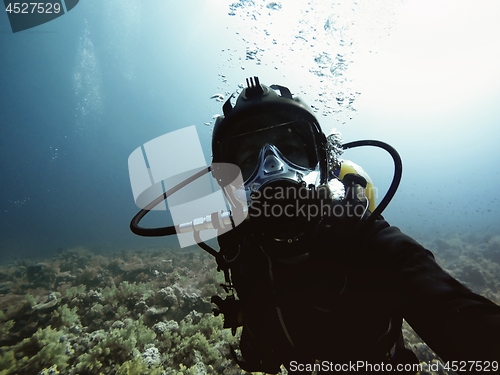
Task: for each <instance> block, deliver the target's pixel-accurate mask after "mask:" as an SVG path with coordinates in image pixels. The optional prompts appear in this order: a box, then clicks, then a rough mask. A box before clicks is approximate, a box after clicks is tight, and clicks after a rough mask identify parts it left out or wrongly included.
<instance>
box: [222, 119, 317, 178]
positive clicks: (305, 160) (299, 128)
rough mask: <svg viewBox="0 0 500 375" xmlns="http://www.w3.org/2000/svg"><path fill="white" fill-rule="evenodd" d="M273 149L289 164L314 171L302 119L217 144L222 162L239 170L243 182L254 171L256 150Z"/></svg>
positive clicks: (311, 141)
mask: <svg viewBox="0 0 500 375" xmlns="http://www.w3.org/2000/svg"><path fill="white" fill-rule="evenodd" d="M266 144H272V145H274V146H275V147H277V148H278V149H279V150H280V152H281V153H282V154H283V156H284V157H285V158H286V159H287V160H288V161H290V162H292V163H293V164H295V165H297V166H300V167H304V168H315V167H316V164H317V163H318V155H317V152H316V144H315V142H314V136H313V132H312V129H311V125H310V124H309V123H308V122H306V121H302V120H298V121H292V122H287V123H283V124H280V125H274V126H269V127H266V128H261V129H258V130H254V131H251V132H247V133H244V134H239V135H236V136H233V137H229V138H227V139H225V140H224V141H223V142H222V143H221V151H222V155H223V158H224V161H225V162H227V163H233V164H236V165H238V166H239V167H240V169H241V173H242V176H243V180H244V181H245V180H247V179H248V178H249V177H250V176H251V175H252V173H253V172H254V170H255V168H256V166H257V162H258V159H259V153H260V150H261V149H262V148H263V147H264V146H265V145H266Z"/></svg>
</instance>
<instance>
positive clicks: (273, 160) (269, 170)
mask: <svg viewBox="0 0 500 375" xmlns="http://www.w3.org/2000/svg"><path fill="white" fill-rule="evenodd" d="M284 166H285V164H283V162H282V161H281V160H279V159H278V158H277V157H276V156H275V155H267V156H266V158H265V159H264V164H263V168H262V169H263V172H264V174H266V175H272V174H275V173H279V172H283V169H284Z"/></svg>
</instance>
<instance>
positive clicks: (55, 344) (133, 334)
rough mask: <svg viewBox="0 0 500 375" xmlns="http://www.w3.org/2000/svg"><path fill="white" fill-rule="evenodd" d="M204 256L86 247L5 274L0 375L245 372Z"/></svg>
mask: <svg viewBox="0 0 500 375" xmlns="http://www.w3.org/2000/svg"><path fill="white" fill-rule="evenodd" d="M216 268H217V266H216V264H215V262H214V260H213V259H212V258H211V257H210V256H209V255H206V254H205V253H203V252H200V251H198V250H193V249H192V250H189V249H188V250H177V251H174V250H168V249H157V250H143V251H140V252H136V253H121V254H119V255H116V256H111V257H103V256H100V255H96V254H93V253H92V252H90V251H89V250H86V249H84V248H76V249H71V250H68V251H65V252H63V253H61V254H60V255H59V256H58V257H56V258H54V259H50V260H44V262H43V263H30V262H28V261H23V262H18V263H17V264H14V265H10V266H5V267H0V282H1V284H0V291H1V292H2V294H0V306H1V310H0V374H2V375H7V374H20V373H22V374H79V375H85V374H100V373H105V374H158V375H160V374H161V375H169V374H243V373H244V372H243V371H241V370H239V369H238V368H237V366H236V365H235V364H234V363H233V360H232V358H231V356H230V353H229V347H228V342H232V343H233V344H235V343H236V340H237V338H236V337H233V336H231V333H230V332H229V331H227V330H223V329H222V317H217V318H216V317H214V316H213V314H212V313H211V309H212V306H211V304H210V297H211V296H212V295H213V294H214V293H217V292H222V290H219V289H218V284H219V283H220V282H221V281H222V280H221V279H220V276H219V275H217V272H216Z"/></svg>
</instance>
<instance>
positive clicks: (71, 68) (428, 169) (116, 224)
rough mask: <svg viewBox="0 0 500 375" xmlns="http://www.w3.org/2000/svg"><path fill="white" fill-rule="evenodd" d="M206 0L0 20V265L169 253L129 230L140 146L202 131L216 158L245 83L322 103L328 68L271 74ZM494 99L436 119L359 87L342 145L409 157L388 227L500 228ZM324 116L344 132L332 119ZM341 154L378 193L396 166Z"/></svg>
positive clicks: (422, 235) (436, 232) (477, 94)
mask: <svg viewBox="0 0 500 375" xmlns="http://www.w3.org/2000/svg"><path fill="white" fill-rule="evenodd" d="M198 3H199V2H196V1H192V0H191V1H184V2H177V3H175V2H171V1H168V2H164V1H152V2H148V3H147V4H148V5H145V3H143V2H142V1H138V0H128V1H106V2H100V1H99V2H98V1H81V2H80V3H79V4H78V5H77V6H76V7H75V8H74V9H73V10H72V11H71V12H69V13H68V14H66V15H64V16H62V17H60V18H58V19H56V20H54V21H51V22H49V23H47V24H44V25H41V26H38V27H36V28H33V29H30V30H26V31H23V32H19V33H16V34H13V33H12V32H11V30H10V26H9V24H8V20H7V16H6V14H2V15H0V50H1V51H2V52H1V56H0V72H1V74H0V99H1V100H0V131H1V137H0V160H1V161H2V164H1V166H0V179H1V180H0V181H1V182H0V261H2V262H4V261H11V260H15V259H22V258H36V257H45V256H50V255H51V254H53V253H55V252H56V251H58V249H67V248H71V247H75V246H85V247H88V248H90V249H93V250H95V251H101V252H106V251H117V250H120V249H134V248H139V247H149V246H162V245H165V244H168V245H175V244H176V240H175V238H170V239H166V238H160V239H150V238H148V239H145V238H140V237H137V236H135V235H133V234H132V233H131V232H130V230H129V222H130V219H131V217H132V216H133V215H134V214H135V213H136V211H137V207H136V205H135V204H134V200H133V196H132V191H131V188H130V180H129V174H128V169H127V168H128V166H127V160H128V156H129V155H130V153H131V152H132V151H133V150H134V149H136V148H137V147H139V146H141V145H142V144H144V143H146V142H148V141H149V140H151V139H154V138H156V137H158V136H160V135H163V134H165V133H168V132H170V131H173V130H176V129H180V128H184V127H187V126H190V125H196V127H197V130H198V134H199V137H200V140H201V142H202V146H203V151H204V153H205V156H206V159H207V162H209V160H210V131H211V127H210V126H206V125H205V123H207V122H209V123H210V122H211V121H212V116H213V115H214V114H216V113H220V112H221V109H220V105H221V103H219V102H217V101H216V100H214V99H210V98H211V97H212V96H213V95H214V94H216V93H221V94H223V95H226V96H227V92H232V91H234V90H236V88H237V85H238V84H239V83H241V82H243V78H244V77H247V76H251V75H254V74H259V75H261V77H262V75H263V81H264V83H267V84H272V83H279V84H282V85H286V86H289V87H290V88H291V89H292V91H293V92H297V91H300V90H302V89H304V91H306V92H305V96H306V97H308V98H315V95H316V93H315V92H314V89H311V88H309V87H308V88H304V86H303V85H302V83H301V84H300V85H299V84H298V83H297V85H295V83H294V82H295V81H297V82H298V81H301V82H303V80H308V79H309V80H310V81H311V82H312V80H313V78H314V79H317V78H318V72H316V73H314V72H311V71H310V70H309V69H308V68H307V67H303V65H302V63H301V62H299V61H297V63H296V69H297V72H299V73H298V74H297V75H295V76H293V75H291V74H289V73H283V70H280V66H283V67H284V66H286V65H288V66H291V65H294V63H295V61H289V60H287V61H281V60H280V53H282V52H280V51H277V52H276V53H273V52H272V50H271V52H269V51H270V50H266V51H267V55H265V54H264V52H263V53H262V54H264V57H266V56H267V57H268V58H269V56H272V58H271V59H269V61H271V60H272V63H271V62H269V65H266V64H263V65H260V64H259V62H256V61H255V60H252V59H250V60H248V59H247V57H248V46H249V45H250V46H252V42H251V41H249V40H248V37H247V40H245V39H242V38H243V37H242V35H241V34H238V33H237V32H236V31H235V30H236V29H235V25H237V26H238V27H239V28H241V29H244V28H245V26H247V25H246V24H245V22H248V21H247V19H246V18H244V17H242V18H238V15H236V16H229V15H228V10H229V8H228V5H229V3H228V4H217V5H213V4H212V5H210V4H208V2H207V4H202V5H200V4H198ZM267 11H269V12H272V11H276V12H280V11H281V10H280V9H277V10H266V12H267ZM248 26H249V30H251V27H253V24H251V23H249V24H248ZM250 35H251V32H250ZM290 38H294V36H290ZM277 43H278V45H279V40H278V42H277ZM254 47H255V46H254ZM266 48H267V47H266ZM276 48H278V47H276ZM304 48H306V47H304ZM315 48H317V47H315ZM497 48H498V47H497ZM316 52H317V51H316ZM330 52H331V51H330ZM297 53H298V54H299V55H298V56H304V54H306V55H307V54H308V51H307V50H303V49H302V50H301V51H297ZM332 55H334V53H333V52H332ZM311 61H314V59H313V58H311ZM480 65H481V64H480V61H478V67H476V68H474V67H471V69H472V71H471V72H467V74H469V75H472V76H473V75H474V71H473V69H481V67H480ZM301 67H303V71H301V69H302V68H301ZM308 77H310V78H308ZM494 78H495V79H497V78H498V77H494ZM226 79H227V82H226ZM326 79H328V77H327V78H326ZM459 80H460V77H457V82H459ZM437 86H438V85H437ZM437 86H436V87H437ZM457 87H459V84H457ZM436 89H439V88H438V87H437V88H436ZM486 94H487V95H486ZM486 94H485V92H483V91H482V89H481V88H480V87H479V88H477V89H476V90H475V91H472V92H470V93H469V98H467V100H465V101H460V102H457V104H456V106H452V107H450V108H446V109H445V111H444V112H441V113H439V114H436V113H433V112H432V111H430V110H427V109H426V107H425V106H422V104H421V103H416V108H415V111H414V112H411V113H402V112H400V111H398V108H397V106H395V105H393V103H392V102H391V100H390V96H391V95H390V94H389V95H388V100H386V101H385V102H384V101H381V102H378V103H377V104H370V103H369V98H370V95H376V94H373V93H372V94H370V92H368V93H366V94H365V97H366V98H368V99H367V101H363V100H362V98H363V95H364V93H363V92H361V96H360V99H359V105H358V106H357V112H356V114H355V116H354V115H353V119H352V120H349V121H347V123H346V124H343V125H341V126H339V128H340V130H341V131H342V132H343V134H344V139H345V140H346V141H350V140H355V139H359V138H376V139H380V140H385V141H386V142H388V143H391V144H392V145H393V146H394V147H396V148H397V149H398V150H399V151H400V153H401V156H402V157H403V162H404V166H405V170H404V174H403V182H402V184H401V188H400V190H399V191H398V194H397V195H396V197H395V199H394V201H393V203H392V204H391V205H390V207H389V208H388V209H387V211H386V218H387V219H388V220H389V221H390V222H391V223H392V224H395V225H397V226H400V227H401V228H402V229H403V230H405V231H406V232H408V233H409V234H411V235H413V236H415V237H416V238H417V239H426V240H428V239H429V238H433V237H437V236H445V235H447V233H454V232H459V233H463V234H464V235H465V234H468V233H469V234H470V233H478V232H481V233H485V235H486V236H489V235H491V234H494V233H498V224H499V215H500V201H499V198H498V185H499V183H500V175H499V172H498V163H499V162H500V157H499V151H497V150H498V147H497V144H496V143H497V142H498V134H499V133H498V128H497V126H498V124H499V123H500V110H499V108H498V105H497V101H498V100H497V99H498V95H500V84H499V85H496V86H494V87H493V89H491V88H489V91H488V92H487V93H486ZM346 95H347V94H346ZM464 103H465V104H464ZM311 104H312V103H311ZM318 116H319V118H320V122H321V121H325V122H329V123H332V122H333V123H334V124H336V123H335V121H332V120H331V118H332V116H335V114H334V113H333V114H330V115H329V118H328V119H327V118H326V117H324V116H322V115H321V114H318ZM186 147H189V145H186ZM345 156H346V158H350V159H352V160H354V161H356V162H357V163H358V164H361V165H363V167H364V168H365V169H366V170H367V171H368V173H369V174H370V175H371V176H372V179H374V180H375V182H376V185H377V184H378V186H379V187H380V191H381V193H380V195H382V194H383V191H384V189H385V188H386V187H387V186H388V181H389V180H390V178H391V174H392V166H391V161H390V159H389V158H388V157H386V155H383V154H382V153H379V151H378V150H365V151H359V152H358V151H352V154H349V155H345ZM165 162H166V163H176V162H178V161H176V160H165ZM380 199H381V196H380ZM167 222H168V218H167V217H165V223H167Z"/></svg>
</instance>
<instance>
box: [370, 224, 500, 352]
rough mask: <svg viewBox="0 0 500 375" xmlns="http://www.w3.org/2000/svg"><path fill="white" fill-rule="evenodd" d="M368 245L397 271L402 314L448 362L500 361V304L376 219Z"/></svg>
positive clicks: (409, 239)
mask: <svg viewBox="0 0 500 375" xmlns="http://www.w3.org/2000/svg"><path fill="white" fill-rule="evenodd" d="M366 245H367V247H368V248H369V250H370V251H374V252H375V254H373V255H376V256H377V257H381V260H382V261H383V262H384V263H385V265H386V266H388V267H389V268H390V269H391V270H392V271H394V272H395V273H396V275H397V278H398V281H399V282H400V283H401V290H402V293H403V314H404V318H405V319H406V321H407V322H408V323H409V324H410V325H411V326H412V327H413V329H414V330H415V331H416V332H417V334H418V335H419V336H420V337H421V338H422V339H423V340H424V341H425V342H426V343H427V344H428V345H429V346H430V347H431V348H432V349H433V350H434V351H435V352H436V353H437V354H438V355H439V356H440V357H441V358H443V360H445V361H459V360H469V361H479V360H493V359H494V360H500V306H498V305H496V304H494V303H493V302H491V301H489V300H488V299H486V298H484V297H482V296H480V295H478V294H475V293H473V292H472V291H471V290H469V289H468V288H466V287H465V286H464V285H462V284H461V283H460V282H458V281H457V280H455V279H454V278H453V277H451V276H450V275H449V274H448V273H446V272H445V271H444V270H443V269H442V268H441V267H439V265H438V264H437V263H436V262H435V260H434V256H433V255H432V253H431V252H430V251H428V250H426V249H425V248H424V247H423V246H421V245H420V244H419V243H417V242H416V241H415V240H413V239H412V238H410V237H408V236H407V235H405V234H403V233H401V231H400V230H399V229H398V228H396V227H391V226H389V224H388V223H387V222H386V221H384V220H377V221H376V222H375V223H374V224H373V227H372V228H371V230H370V234H369V235H368V236H367V237H366Z"/></svg>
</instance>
